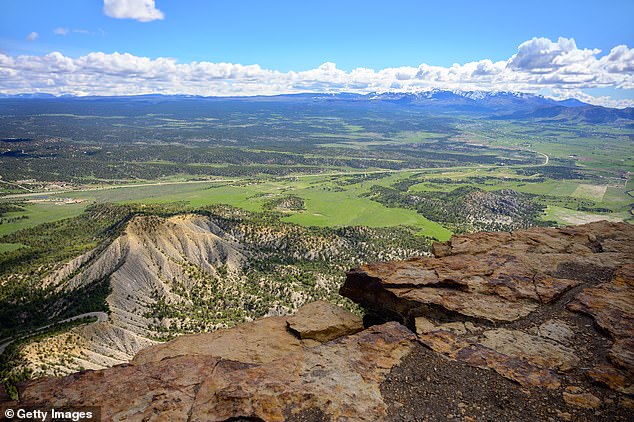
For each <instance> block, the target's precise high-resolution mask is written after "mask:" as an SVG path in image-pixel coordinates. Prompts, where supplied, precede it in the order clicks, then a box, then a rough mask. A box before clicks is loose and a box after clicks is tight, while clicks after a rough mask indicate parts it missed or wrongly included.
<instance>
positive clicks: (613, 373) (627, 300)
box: [568, 264, 634, 391]
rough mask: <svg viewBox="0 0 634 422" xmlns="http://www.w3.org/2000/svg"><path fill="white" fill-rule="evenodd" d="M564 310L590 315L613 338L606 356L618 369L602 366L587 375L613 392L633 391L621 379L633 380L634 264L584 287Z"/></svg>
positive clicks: (629, 385) (632, 387)
mask: <svg viewBox="0 0 634 422" xmlns="http://www.w3.org/2000/svg"><path fill="white" fill-rule="evenodd" d="M568 309H570V310H571V311H575V312H583V313H585V314H588V315H590V316H592V318H594V321H595V322H596V324H597V325H598V326H599V327H601V328H602V329H603V330H605V331H606V332H607V333H608V334H609V335H610V336H611V337H612V339H613V340H614V343H613V345H612V348H611V349H610V351H609V353H608V356H609V358H610V361H611V362H612V363H614V364H616V365H617V366H618V367H619V368H620V370H617V369H614V370H608V369H606V367H605V365H603V366H601V367H599V368H595V370H594V371H591V374H592V375H591V376H592V377H593V378H594V379H596V380H597V381H600V382H603V383H605V384H606V385H608V386H610V387H611V388H614V389H616V390H617V391H632V390H634V386H632V384H631V382H630V383H628V382H626V381H623V378H625V379H630V380H631V379H634V265H633V264H626V265H623V266H621V267H620V268H618V270H617V271H616V272H615V274H614V277H613V278H612V280H610V281H606V282H603V283H601V284H599V285H598V286H597V287H590V288H586V289H584V290H583V291H582V292H581V293H579V294H578V295H577V296H576V297H575V299H574V301H573V302H571V303H570V304H569V305H568ZM621 370H622V371H624V372H622V371H621Z"/></svg>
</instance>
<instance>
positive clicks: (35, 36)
mask: <svg viewBox="0 0 634 422" xmlns="http://www.w3.org/2000/svg"><path fill="white" fill-rule="evenodd" d="M39 37H40V34H38V33H37V32H35V31H33V32H31V33H30V34H29V35H27V36H26V40H27V41H35V40H36V39H38V38H39Z"/></svg>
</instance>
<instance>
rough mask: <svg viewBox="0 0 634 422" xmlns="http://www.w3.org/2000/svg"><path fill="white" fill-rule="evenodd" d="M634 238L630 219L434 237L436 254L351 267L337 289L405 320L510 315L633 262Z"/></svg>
mask: <svg viewBox="0 0 634 422" xmlns="http://www.w3.org/2000/svg"><path fill="white" fill-rule="evenodd" d="M633 243H634V229H632V226H630V225H629V224H624V223H623V224H619V223H607V222H599V223H592V224H587V225H584V226H577V227H572V228H564V229H542V228H540V229H530V230H523V231H518V232H514V233H474V234H469V235H464V236H454V237H453V238H452V240H451V241H449V242H447V243H445V244H435V245H434V249H433V250H434V253H435V255H436V257H435V258H428V257H421V258H413V259H410V260H406V261H400V262H387V263H380V264H372V265H364V266H362V267H360V268H357V269H355V270H352V271H350V272H349V273H348V277H347V279H346V282H345V283H344V285H343V286H342V288H341V291H340V293H341V294H342V295H344V296H346V297H348V298H350V299H352V300H354V301H355V302H357V303H359V304H361V305H362V306H364V307H366V308H368V309H369V310H370V311H372V312H375V313H380V314H383V315H385V316H387V317H396V318H399V319H400V320H402V321H404V322H406V323H413V320H414V318H416V317H417V316H425V315H427V314H428V313H429V312H430V310H431V309H433V310H434V312H441V313H442V312H444V313H445V314H446V315H445V316H452V315H455V314H460V315H462V316H464V317H471V318H474V319H476V320H478V319H482V320H488V321H492V322H511V321H516V320H519V319H521V318H524V317H526V316H528V315H529V314H530V313H531V312H533V311H535V310H536V309H538V308H539V307H540V306H542V304H549V303H553V302H554V301H555V300H557V299H558V298H559V297H561V295H562V294H564V293H565V292H566V291H568V290H570V289H571V288H574V287H575V286H578V285H579V284H582V283H584V282H586V281H587V280H588V279H596V277H597V274H599V275H600V274H603V273H605V272H606V271H611V270H613V269H615V268H617V267H618V266H620V265H623V264H624V263H628V262H629V263H632V262H634V247H632V246H631V244H633ZM606 248H607V249H608V250H607V251H606V250H605V249H606Z"/></svg>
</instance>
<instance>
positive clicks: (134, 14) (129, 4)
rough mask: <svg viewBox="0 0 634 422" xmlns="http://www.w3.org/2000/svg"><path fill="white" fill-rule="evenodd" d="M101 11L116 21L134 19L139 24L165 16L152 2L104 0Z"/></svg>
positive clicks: (141, 0)
mask: <svg viewBox="0 0 634 422" xmlns="http://www.w3.org/2000/svg"><path fill="white" fill-rule="evenodd" d="M103 11H104V13H105V14H106V15H107V16H110V17H111V18H117V19H136V20H138V21H140V22H150V21H153V20H161V19H163V18H164V17H165V16H164V15H163V12H161V11H160V10H158V9H157V8H156V6H155V4H154V0H104V1H103Z"/></svg>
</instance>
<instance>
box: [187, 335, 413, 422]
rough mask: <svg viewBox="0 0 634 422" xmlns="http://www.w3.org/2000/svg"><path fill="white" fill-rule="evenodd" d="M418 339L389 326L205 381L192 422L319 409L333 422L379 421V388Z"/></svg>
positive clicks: (276, 418) (268, 418)
mask: <svg viewBox="0 0 634 422" xmlns="http://www.w3.org/2000/svg"><path fill="white" fill-rule="evenodd" d="M414 340H415V337H414V335H413V334H412V333H411V332H409V331H408V330H407V329H405V328H404V327H403V326H401V325H399V324H395V323H388V324H384V325H381V326H375V327H372V328H370V329H368V330H365V331H362V332H361V333H359V334H355V335H352V336H349V337H342V338H340V339H338V340H335V341H332V342H329V343H325V344H322V345H320V346H317V347H315V348H313V349H309V350H306V351H304V352H302V353H295V354H292V355H289V356H288V357H287V358H286V359H281V360H278V361H275V362H272V363H269V364H265V365H261V366H259V367H254V368H250V369H246V370H244V371H239V372H233V373H230V374H226V375H225V374H220V375H219V376H214V377H211V378H209V379H207V380H206V381H205V383H204V384H203V385H202V386H201V388H200V391H199V392H198V396H197V398H196V402H195V404H194V406H193V408H192V413H191V420H192V421H207V420H226V419H229V418H231V417H236V416H241V417H245V418H246V417H250V418H261V419H262V420H266V421H281V420H284V418H285V413H286V414H291V415H292V414H296V413H298V412H300V411H302V410H308V409H320V410H321V411H322V412H323V413H325V414H326V415H328V419H329V420H357V421H360V420H377V419H381V416H382V415H383V416H384V415H385V412H386V408H387V407H386V404H385V403H384V402H383V400H382V397H381V393H380V391H379V385H380V383H381V382H382V380H383V379H384V378H385V376H386V375H387V374H388V372H389V370H390V368H392V367H393V366H395V365H396V364H398V362H400V360H401V358H402V357H404V356H405V355H407V354H408V353H409V351H410V349H411V347H412V346H413V344H414Z"/></svg>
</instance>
